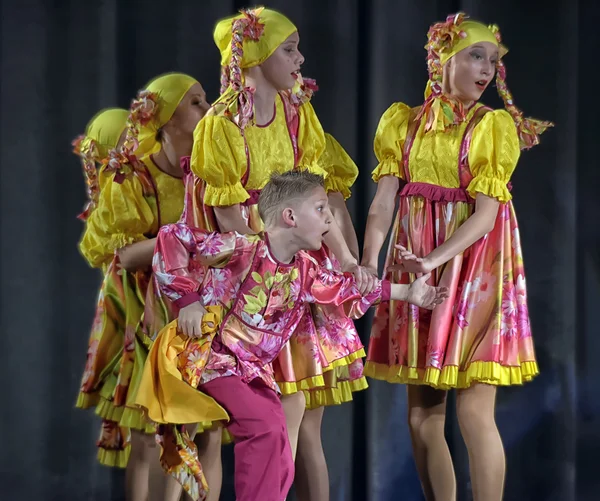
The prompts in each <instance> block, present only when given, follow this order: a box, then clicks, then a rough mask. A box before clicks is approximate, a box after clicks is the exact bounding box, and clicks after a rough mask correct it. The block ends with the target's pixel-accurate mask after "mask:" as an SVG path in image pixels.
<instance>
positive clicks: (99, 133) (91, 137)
mask: <svg viewBox="0 0 600 501" xmlns="http://www.w3.org/2000/svg"><path fill="white" fill-rule="evenodd" d="M128 115H129V113H128V112H127V110H124V109H122V108H106V109H104V110H102V111H100V112H98V113H96V115H94V118H92V119H91V120H90V121H89V123H88V124H87V127H86V128H85V135H84V137H83V138H82V140H81V145H80V148H81V150H87V149H89V148H90V146H91V143H92V141H93V142H94V143H95V147H96V150H97V158H96V161H97V162H99V161H100V160H102V159H104V158H106V156H107V155H108V152H109V150H111V149H113V148H116V147H117V143H118V142H119V138H120V137H121V134H123V131H124V130H125V126H126V124H127V117H128Z"/></svg>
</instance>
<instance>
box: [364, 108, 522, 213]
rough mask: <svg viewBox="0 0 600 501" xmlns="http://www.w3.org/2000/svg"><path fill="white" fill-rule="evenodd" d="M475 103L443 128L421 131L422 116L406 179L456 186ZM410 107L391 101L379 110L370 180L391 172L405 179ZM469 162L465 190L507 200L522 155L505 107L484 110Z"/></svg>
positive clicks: (473, 193) (415, 181)
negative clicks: (469, 176)
mask: <svg viewBox="0 0 600 501" xmlns="http://www.w3.org/2000/svg"><path fill="white" fill-rule="evenodd" d="M476 109H478V106H474V107H473V108H472V109H471V110H470V111H469V113H468V115H467V119H466V120H465V121H464V122H463V123H461V124H460V125H457V126H455V127H452V128H450V129H448V130H447V131H445V132H430V133H427V134H425V133H424V130H423V129H424V121H422V122H421V124H420V125H419V128H418V130H417V132H416V134H415V139H414V143H413V145H412V148H411V150H410V158H409V162H408V167H409V173H410V181H411V182H413V183H428V184H433V185H436V186H441V187H443V188H459V187H460V182H459V176H458V159H459V155H460V147H461V143H462V139H463V136H464V133H465V129H466V127H467V125H468V123H469V121H470V119H471V118H472V116H473V113H474V112H475V110H476ZM409 113H410V107H409V106H407V105H406V104H404V103H394V104H393V105H392V106H390V108H389V109H388V110H387V111H386V112H385V113H384V114H383V116H382V117H381V120H380V122H379V126H378V127H377V132H376V134H375V141H374V150H375V155H376V156H377V159H378V161H379V164H378V165H377V167H376V168H375V170H374V171H373V180H374V181H375V182H378V181H379V179H380V178H381V177H383V176H387V175H392V176H396V177H398V178H400V179H404V178H405V175H404V170H403V148H404V141H405V139H406V134H407V128H408V120H409ZM468 155H469V157H468V160H469V167H470V170H471V173H472V174H473V176H474V178H473V180H472V181H471V183H470V184H469V186H468V188H467V191H468V193H469V194H470V195H471V196H473V197H474V196H475V195H476V194H477V193H483V194H484V195H488V196H490V197H494V198H497V199H498V200H499V201H501V202H507V201H508V200H510V199H511V195H510V192H509V191H508V189H507V187H506V185H507V183H508V182H509V180H510V177H511V175H512V173H513V172H514V170H515V167H516V165H517V162H518V160H519V156H520V148H519V138H518V136H517V129H516V126H515V123H514V121H513V119H512V117H511V116H510V115H509V114H508V112H507V111H505V110H495V111H491V112H489V113H487V114H486V115H485V116H484V117H483V119H482V120H481V122H479V124H478V125H477V126H476V127H475V129H474V130H473V137H472V140H471V146H470V148H469V153H468Z"/></svg>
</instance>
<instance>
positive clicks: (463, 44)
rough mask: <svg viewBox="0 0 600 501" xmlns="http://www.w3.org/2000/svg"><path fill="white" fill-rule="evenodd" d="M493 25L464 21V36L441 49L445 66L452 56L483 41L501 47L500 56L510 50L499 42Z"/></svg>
mask: <svg viewBox="0 0 600 501" xmlns="http://www.w3.org/2000/svg"><path fill="white" fill-rule="evenodd" d="M492 29H493V27H492V26H489V27H488V26H486V25H485V24H482V23H478V22H477V21H464V22H462V23H461V24H460V30H461V31H462V32H463V33H464V36H462V37H460V36H459V38H458V40H457V41H456V43H454V44H453V45H451V46H450V47H444V48H443V49H442V50H441V51H440V63H441V65H442V66H444V65H445V64H446V63H447V62H448V60H449V59H450V58H451V57H454V56H456V54H458V53H459V52H460V51H462V50H464V49H466V48H467V47H470V46H471V45H475V44H478V43H482V42H489V43H491V44H494V45H495V46H496V47H500V57H502V56H504V55H505V54H506V53H507V52H508V50H507V49H506V48H505V47H504V46H503V45H502V44H500V43H499V42H498V40H497V39H496V35H495V34H494V33H493V31H492Z"/></svg>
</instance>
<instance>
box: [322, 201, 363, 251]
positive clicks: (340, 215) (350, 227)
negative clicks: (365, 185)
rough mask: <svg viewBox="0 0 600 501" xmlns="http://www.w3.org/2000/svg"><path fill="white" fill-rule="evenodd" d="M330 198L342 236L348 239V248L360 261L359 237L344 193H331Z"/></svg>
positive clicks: (330, 204)
mask: <svg viewBox="0 0 600 501" xmlns="http://www.w3.org/2000/svg"><path fill="white" fill-rule="evenodd" d="M328 198H329V208H330V209H331V213H332V214H333V218H334V219H335V221H336V222H337V224H338V226H339V228H340V231H341V232H342V236H343V237H344V240H345V241H346V245H347V246H348V250H349V251H350V253H351V254H352V256H353V257H354V258H355V259H356V260H357V261H358V259H359V250H358V238H357V237H356V231H355V229H354V224H353V223H352V218H351V217H350V213H349V212H348V208H347V207H346V201H345V200H344V197H343V196H342V194H341V193H338V192H335V193H330V194H329V196H328Z"/></svg>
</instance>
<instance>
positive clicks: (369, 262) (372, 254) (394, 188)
mask: <svg viewBox="0 0 600 501" xmlns="http://www.w3.org/2000/svg"><path fill="white" fill-rule="evenodd" d="M399 185H400V181H399V180H398V178H396V177H394V176H384V177H382V178H381V179H380V180H379V184H378V185H377V193H376V194H375V198H374V199H373V202H372V203H371V207H370V208H369V217H368V218H367V228H366V230H365V243H364V246H363V257H362V263H361V264H362V265H363V266H366V267H367V268H372V269H374V270H376V269H377V261H378V259H379V251H380V250H381V247H382V246H383V243H384V241H385V238H386V236H387V234H388V232H389V230H390V226H391V225H392V221H393V219H394V208H395V200H396V193H397V192H398V187H399Z"/></svg>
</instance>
